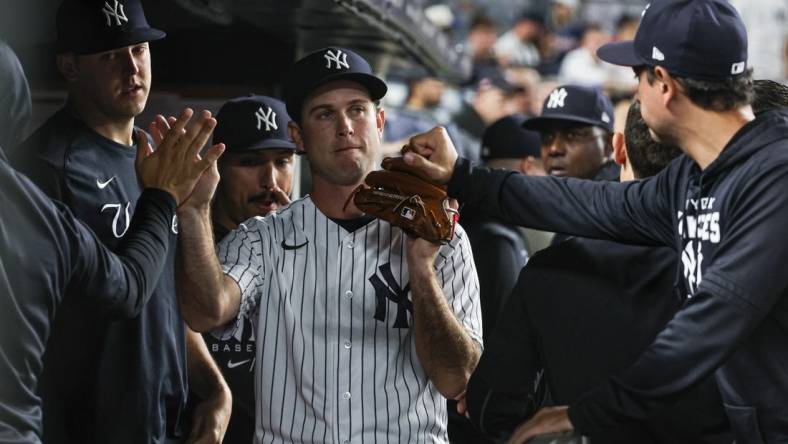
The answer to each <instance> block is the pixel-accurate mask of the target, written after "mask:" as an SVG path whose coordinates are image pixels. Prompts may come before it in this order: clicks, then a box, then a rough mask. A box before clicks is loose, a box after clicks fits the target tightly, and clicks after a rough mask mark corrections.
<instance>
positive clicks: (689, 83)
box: [645, 66, 754, 112]
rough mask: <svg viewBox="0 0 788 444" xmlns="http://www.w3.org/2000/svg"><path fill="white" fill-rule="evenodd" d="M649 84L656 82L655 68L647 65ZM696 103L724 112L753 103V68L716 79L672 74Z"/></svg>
mask: <svg viewBox="0 0 788 444" xmlns="http://www.w3.org/2000/svg"><path fill="white" fill-rule="evenodd" d="M645 69H646V77H647V79H648V83H649V85H651V84H653V83H654V80H655V79H656V75H655V74H654V68H653V67H651V66H646V67H645ZM670 75H671V76H672V77H673V78H674V79H675V80H676V82H678V84H679V85H680V86H681V88H682V89H683V90H684V94H686V95H687V97H689V99H690V101H691V102H692V103H694V104H695V105H697V106H699V107H701V108H703V109H705V110H709V111H715V112H724V111H731V110H734V109H736V108H739V107H742V106H745V105H749V104H750V103H752V99H753V95H754V91H753V80H752V69H748V70H747V71H746V72H745V73H744V74H742V75H739V76H736V77H729V78H724V79H715V80H700V79H691V78H689V77H682V76H677V75H674V74H673V73H671V74H670Z"/></svg>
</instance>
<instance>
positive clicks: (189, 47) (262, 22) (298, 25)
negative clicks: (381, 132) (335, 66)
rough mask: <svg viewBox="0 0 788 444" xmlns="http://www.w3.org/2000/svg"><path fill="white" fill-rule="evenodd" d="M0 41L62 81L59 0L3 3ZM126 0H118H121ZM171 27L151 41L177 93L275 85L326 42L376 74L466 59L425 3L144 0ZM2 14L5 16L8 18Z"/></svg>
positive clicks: (160, 72)
mask: <svg viewBox="0 0 788 444" xmlns="http://www.w3.org/2000/svg"><path fill="white" fill-rule="evenodd" d="M1 1H2V2H3V4H4V8H3V10H4V11H3V14H0V15H4V17H2V18H0V37H3V38H6V39H8V40H9V41H10V42H11V45H12V47H14V49H15V50H16V51H17V53H19V55H20V58H22V61H23V64H24V65H25V68H26V69H27V70H28V76H29V77H30V78H31V79H32V80H33V83H34V85H36V84H37V85H39V86H43V87H45V88H46V87H48V85H49V86H53V85H55V84H59V82H60V79H59V76H58V75H57V73H56V72H55V69H54V52H55V51H54V48H55V33H54V27H55V26H54V23H55V19H54V17H55V10H56V8H57V5H58V4H59V3H60V2H59V0H58V1H52V0H1ZM121 1H122V0H121ZM143 5H144V8H145V11H146V15H147V16H148V20H149V22H150V23H151V24H152V25H153V26H155V27H157V28H160V29H163V30H165V31H166V32H167V38H165V39H164V40H161V41H159V42H155V43H154V44H153V45H152V54H153V68H154V78H155V81H156V82H157V84H158V85H159V86H167V85H169V86H171V87H173V88H174V89H180V90H181V91H184V90H186V91H188V90H191V89H192V87H194V88H195V89H199V90H200V91H210V90H211V88H212V87H214V86H215V87H217V88H219V90H218V91H217V94H223V92H220V91H221V88H223V87H225V86H229V85H234V86H235V87H236V88H238V89H242V88H246V87H248V88H249V89H250V90H255V91H260V92H262V91H266V90H269V91H270V90H271V89H273V90H275V89H276V85H278V84H280V83H281V80H282V79H281V77H282V76H283V75H284V72H285V69H286V67H287V65H289V64H290V63H291V62H292V61H293V60H295V59H296V58H298V57H299V56H301V55H303V54H306V53H308V52H310V51H313V50H315V49H319V48H322V47H325V46H331V45H336V46H345V47H349V48H351V49H353V50H355V51H357V52H359V53H360V54H362V55H363V56H364V57H366V58H367V59H368V60H369V61H370V63H371V64H372V65H373V66H374V68H375V70H376V71H377V72H378V73H379V74H381V75H386V74H387V73H388V72H389V71H390V70H391V69H393V68H398V67H408V66H409V65H411V64H420V65H422V66H424V67H426V68H427V69H428V70H429V71H430V72H432V73H433V74H435V75H438V76H440V77H443V78H445V79H448V80H455V81H460V80H462V79H465V78H467V76H468V75H469V73H470V68H471V65H470V60H469V58H468V57H467V56H466V55H464V54H463V53H462V52H461V51H459V50H458V48H455V45H454V44H453V43H452V42H451V41H450V39H449V37H448V36H447V35H446V34H445V33H443V32H442V31H440V30H439V29H437V28H436V27H435V26H434V25H433V24H432V23H431V22H430V21H429V20H428V19H427V17H426V16H425V14H424V1H423V0H289V1H288V0H143ZM6 12H7V13H8V14H6Z"/></svg>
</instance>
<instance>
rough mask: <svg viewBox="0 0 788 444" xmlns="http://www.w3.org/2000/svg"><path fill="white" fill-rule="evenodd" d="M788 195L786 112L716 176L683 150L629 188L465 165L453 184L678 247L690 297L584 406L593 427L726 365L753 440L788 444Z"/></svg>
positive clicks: (633, 414)
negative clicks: (629, 363)
mask: <svg viewBox="0 0 788 444" xmlns="http://www.w3.org/2000/svg"><path fill="white" fill-rule="evenodd" d="M785 190H788V111H785V110H777V111H771V112H768V113H764V114H762V115H760V116H759V117H758V118H757V119H755V120H754V121H752V122H750V123H748V124H747V125H745V126H744V127H743V128H742V129H741V130H740V131H739V132H738V133H737V134H736V135H735V136H734V137H733V138H732V139H731V141H730V142H729V143H728V145H727V146H726V147H725V148H724V150H723V151H722V153H721V154H720V156H719V157H718V158H717V159H716V160H715V161H714V162H713V163H712V164H710V165H709V166H708V167H707V168H706V170H705V171H701V170H700V168H699V167H698V166H697V164H696V163H695V162H694V161H693V160H692V159H690V158H688V157H687V156H681V157H679V158H678V159H676V160H675V161H674V162H673V163H672V164H671V165H669V166H668V168H666V169H665V170H664V171H662V172H661V173H660V174H658V175H657V176H655V177H652V178H649V179H646V180H643V181H637V182H631V183H624V184H618V183H602V182H591V181H582V180H577V179H561V178H554V177H542V178H539V177H527V176H524V175H519V174H513V173H510V172H505V171H493V170H489V169H485V168H478V167H474V166H473V165H471V164H470V163H469V162H467V161H466V160H464V159H460V160H459V161H458V163H457V165H456V166H455V172H454V177H453V178H452V180H451V182H450V183H449V193H450V194H451V195H452V196H455V197H458V198H459V199H460V200H462V201H464V202H467V203H476V204H478V205H480V206H481V207H482V208H484V210H485V211H487V212H489V213H491V214H492V215H494V216H496V217H499V218H502V219H503V220H507V221H510V222H513V223H517V224H522V225H527V226H532V227H534V228H538V229H546V230H552V231H560V232H565V233H572V234H576V235H579V236H584V237H594V238H607V239H612V240H617V241H621V242H629V243H640V244H647V245H659V244H662V245H668V246H672V247H674V248H675V249H676V251H677V252H678V253H679V255H680V258H681V259H680V265H679V269H678V276H677V284H678V285H679V286H680V289H681V290H682V291H685V292H686V294H687V297H688V300H687V301H686V303H685V304H684V305H683V307H682V309H681V310H680V311H679V312H678V313H677V314H676V316H675V317H674V318H673V319H672V320H671V321H670V322H668V324H667V325H666V326H665V328H664V329H663V330H662V331H661V332H660V333H659V334H658V335H657V337H656V338H655V340H654V342H653V343H652V344H651V345H650V346H649V347H648V348H647V349H645V350H644V351H643V353H642V354H641V355H640V356H639V358H638V359H637V360H636V362H635V363H634V364H633V365H632V366H630V367H629V368H628V369H626V370H625V371H623V372H620V373H618V374H616V375H614V376H612V377H610V378H609V380H608V381H607V382H606V383H605V384H604V385H603V386H600V387H599V388H598V389H596V390H594V391H592V392H591V393H589V394H588V395H587V396H585V397H583V398H582V399H580V400H578V401H577V402H575V403H574V404H572V405H571V406H570V410H569V415H570V418H571V420H572V423H573V424H574V426H575V427H576V428H577V429H578V430H579V431H580V432H583V433H588V434H593V433H596V432H599V431H601V430H605V429H607V428H610V427H613V426H615V425H617V424H621V423H625V422H629V421H632V420H637V419H641V418H644V417H646V416H647V415H649V414H650V413H652V412H653V411H655V410H656V409H657V408H659V407H660V406H664V405H666V404H667V403H669V402H672V401H674V400H675V399H676V398H677V395H679V394H680V393H682V392H684V391H686V390H687V389H689V388H691V387H693V386H695V385H696V384H697V383H698V382H699V381H701V380H702V379H703V378H704V377H706V376H707V375H709V374H711V373H712V372H714V373H715V377H716V379H717V383H718V385H719V387H720V392H721V395H722V398H723V401H724V403H725V409H726V412H727V415H728V417H729V419H730V422H731V427H732V428H733V430H734V433H735V435H736V438H737V442H738V443H740V444H741V443H761V442H786V441H788V242H785V236H784V235H783V233H784V230H785V226H786V224H787V223H788V194H787V193H786V192H785ZM490 196H496V197H497V198H490ZM668 296H669V295H668Z"/></svg>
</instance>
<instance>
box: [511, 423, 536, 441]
mask: <svg viewBox="0 0 788 444" xmlns="http://www.w3.org/2000/svg"><path fill="white" fill-rule="evenodd" d="M532 436H534V435H533V434H532V432H531V428H530V427H529V425H528V423H527V422H526V423H523V424H520V426H519V427H517V429H515V431H514V433H512V436H511V437H509V441H507V444H521V443H524V442H527V441H528V440H529V439H531V437H532Z"/></svg>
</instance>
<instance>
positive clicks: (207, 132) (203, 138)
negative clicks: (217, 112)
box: [186, 113, 216, 162]
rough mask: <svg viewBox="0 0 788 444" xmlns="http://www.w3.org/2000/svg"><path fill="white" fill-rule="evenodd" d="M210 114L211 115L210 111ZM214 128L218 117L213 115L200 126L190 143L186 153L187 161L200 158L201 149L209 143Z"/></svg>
mask: <svg viewBox="0 0 788 444" xmlns="http://www.w3.org/2000/svg"><path fill="white" fill-rule="evenodd" d="M208 115H209V116H210V113H209V114H208ZM214 128H216V119H214V118H213V117H208V119H207V120H206V121H205V122H204V123H203V124H202V125H201V126H200V130H199V132H198V133H197V135H196V136H195V138H194V139H193V140H192V141H191V144H190V145H189V148H188V151H187V153H186V160H187V161H188V160H191V161H192V162H194V161H197V160H199V158H200V150H202V147H204V146H205V144H206V143H208V139H209V138H210V137H211V133H213V129H214Z"/></svg>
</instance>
